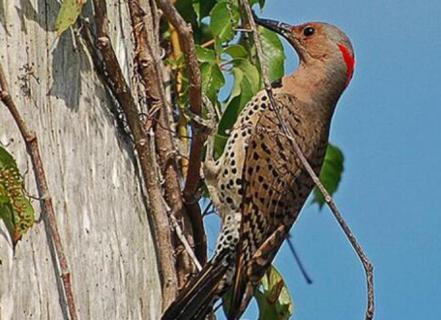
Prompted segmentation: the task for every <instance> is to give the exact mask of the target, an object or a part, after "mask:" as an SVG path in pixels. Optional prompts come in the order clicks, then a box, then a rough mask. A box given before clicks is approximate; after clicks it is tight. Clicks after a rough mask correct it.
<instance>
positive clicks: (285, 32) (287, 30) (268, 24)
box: [254, 16, 294, 38]
mask: <svg viewBox="0 0 441 320" xmlns="http://www.w3.org/2000/svg"><path fill="white" fill-rule="evenodd" d="M254 20H255V21H256V23H257V24H258V25H261V26H262V27H265V28H268V29H270V30H272V31H274V32H277V33H278V34H280V35H282V36H284V37H285V38H290V37H291V36H292V30H293V28H294V26H292V25H290V24H287V23H283V22H279V21H275V20H270V19H261V18H258V17H256V16H254Z"/></svg>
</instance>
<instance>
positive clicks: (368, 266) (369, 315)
mask: <svg viewBox="0 0 441 320" xmlns="http://www.w3.org/2000/svg"><path fill="white" fill-rule="evenodd" d="M241 2H242V5H243V7H244V8H245V12H246V15H247V18H248V21H249V24H250V27H251V29H252V31H253V32H252V33H253V39H254V43H255V45H256V52H257V58H258V60H259V62H260V65H261V66H262V75H263V81H264V85H265V91H266V92H267V95H268V97H269V100H270V103H271V106H272V107H273V108H274V110H275V113H276V116H277V118H278V121H279V122H280V125H281V127H282V130H283V131H284V133H285V134H286V135H287V137H289V141H290V142H291V145H292V147H293V148H294V151H295V153H296V155H297V157H298V158H299V159H300V161H301V162H302V165H303V166H304V167H305V169H306V171H307V172H308V174H309V175H310V176H311V178H312V180H313V181H314V184H315V185H316V186H317V188H318V189H319V191H320V192H321V193H322V195H323V197H324V198H325V202H326V203H327V205H328V206H329V208H330V209H331V211H332V213H333V214H334V216H335V218H336V220H337V221H338V223H339V224H340V227H341V228H342V229H343V231H344V233H345V235H346V237H347V238H348V240H349V241H350V243H351V244H352V247H353V248H354V250H355V252H356V253H357V255H358V257H359V259H360V261H361V263H362V264H363V268H364V270H365V273H366V282H367V310H366V314H365V319H366V320H371V319H373V316H374V281H373V277H374V275H373V265H372V263H371V262H370V261H369V259H368V258H367V256H366V254H365V253H364V250H363V248H362V247H361V246H360V245H359V243H358V241H357V239H356V238H355V236H354V235H353V233H352V231H351V229H350V228H349V226H348V225H347V223H346V222H345V220H344V219H343V217H342V215H341V213H340V211H339V210H338V208H337V206H336V204H335V202H334V200H333V199H332V197H331V195H330V194H329V192H328V191H327V190H326V188H325V187H324V186H323V184H322V183H321V182H320V179H319V178H318V176H317V175H316V174H315V172H314V170H313V169H312V167H311V165H310V164H309V163H308V160H307V159H306V157H305V155H304V154H303V152H302V150H301V149H300V147H299V145H298V144H297V142H296V140H295V139H294V134H292V132H290V130H289V128H288V127H287V126H286V124H285V122H284V120H283V118H282V116H281V113H280V110H279V107H278V105H277V103H276V101H275V99H274V96H273V92H272V87H271V83H270V81H269V80H268V69H267V66H266V64H265V63H263V51H262V43H261V41H260V37H259V34H258V32H257V26H256V22H255V21H254V17H253V13H252V11H251V7H250V5H249V3H248V1H247V0H241Z"/></svg>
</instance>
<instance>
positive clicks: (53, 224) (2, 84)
mask: <svg viewBox="0 0 441 320" xmlns="http://www.w3.org/2000/svg"><path fill="white" fill-rule="evenodd" d="M0 99H1V101H2V102H3V103H4V104H5V106H6V107H7V108H8V109H9V112H10V113H11V115H12V117H13V118H14V120H15V123H16V124H17V126H18V128H19V130H20V133H21V135H22V136H23V139H24V140H25V143H26V148H27V150H28V153H29V155H30V156H31V159H32V163H33V166H34V174H35V180H36V183H37V189H38V193H39V195H40V198H41V203H42V206H43V208H44V211H45V212H46V214H45V215H44V214H42V216H43V218H44V219H43V220H44V222H45V224H46V227H47V228H46V229H47V230H48V232H49V237H50V238H51V239H52V241H53V244H54V247H55V254H56V257H57V260H58V264H59V266H57V267H56V269H57V272H58V273H60V276H61V279H62V280H63V281H62V287H63V290H64V295H65V298H66V303H67V308H68V310H69V316H70V319H71V320H76V319H78V317H77V311H76V307H75V300H74V295H73V291H72V284H71V281H70V271H69V265H68V263H67V259H66V256H65V254H64V248H63V245H62V243H61V237H60V233H59V231H58V225H57V219H56V217H55V210H54V206H53V204H52V197H51V196H50V193H49V187H48V184H47V180H46V173H45V171H44V167H43V162H42V160H41V156H40V148H39V146H38V141H37V136H36V135H35V133H34V132H33V131H31V130H30V129H29V128H28V127H27V125H26V123H25V121H24V119H23V118H22V117H21V115H20V112H19V111H18V109H17V106H16V105H15V103H14V101H13V100H12V97H11V95H10V94H9V89H8V83H7V81H6V77H5V74H4V72H3V68H2V66H1V64H0ZM58 268H59V270H58Z"/></svg>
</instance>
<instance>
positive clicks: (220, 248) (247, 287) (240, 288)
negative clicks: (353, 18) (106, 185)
mask: <svg viewBox="0 0 441 320" xmlns="http://www.w3.org/2000/svg"><path fill="white" fill-rule="evenodd" d="M256 22H257V23H258V24H260V25H262V26H264V27H266V28H269V29H271V30H273V31H275V32H277V33H279V34H280V35H282V36H283V37H285V38H286V39H287V40H288V42H289V43H290V44H291V45H292V46H293V47H294V49H295V51H296V52H297V54H298V56H299V66H298V68H297V69H296V70H295V72H294V73H293V74H291V75H288V76H285V77H283V78H282V81H281V85H279V86H278V87H276V88H274V90H273V91H274V98H275V101H276V103H277V105H278V107H277V109H278V110H279V112H280V114H281V117H282V119H283V120H284V122H285V124H286V126H287V127H288V128H289V129H290V132H292V134H293V135H294V139H295V140H296V141H297V143H298V144H299V146H300V148H301V150H302V152H303V154H304V155H305V156H306V158H307V160H308V161H309V163H310V164H311V166H312V168H313V169H314V171H315V172H316V174H319V172H320V168H321V165H322V163H323V158H324V155H325V151H326V147H327V142H328V135H329V128H330V123H331V118H332V115H333V113H334V109H335V106H336V103H337V101H338V99H339V98H340V96H341V94H342V93H343V91H344V89H345V88H346V87H347V85H348V83H349V81H350V80H351V78H352V74H353V70H354V63H355V60H354V52H353V49H352V45H351V42H350V40H349V38H348V37H347V36H346V35H345V34H344V33H343V32H342V31H341V30H339V29H338V28H337V27H335V26H333V25H330V24H327V23H320V22H311V23H306V24H302V25H298V26H292V25H289V24H286V23H281V22H277V21H273V20H266V19H256ZM278 119H279V118H278V117H277V115H276V112H275V110H274V107H273V106H272V105H271V104H270V102H269V99H268V96H267V94H266V92H265V91H261V92H259V93H258V94H257V95H256V96H255V97H254V98H253V99H252V100H251V101H250V102H249V103H248V104H247V105H246V107H245V108H244V109H243V110H242V111H241V113H240V115H239V117H238V119H237V122H236V124H235V126H234V127H233V129H232V131H231V135H230V137H229V139H228V141H227V144H226V147H225V150H224V153H223V155H222V156H221V158H220V159H218V160H217V161H216V164H215V166H214V168H211V170H208V172H207V173H206V179H207V183H208V185H209V189H210V190H212V191H213V202H214V204H215V205H216V207H217V209H218V211H219V212H220V215H221V217H222V228H221V233H220V234H219V237H218V241H217V246H216V251H215V254H214V257H213V258H212V259H211V260H210V262H209V263H208V264H207V265H206V266H205V267H204V268H203V270H202V271H201V272H200V273H199V275H198V276H196V277H195V278H194V279H193V280H192V281H190V283H189V284H188V285H187V286H186V287H185V288H184V289H183V290H182V292H181V293H180V294H179V296H178V297H177V299H176V300H175V302H174V303H173V304H172V305H171V306H170V307H169V308H168V309H167V310H166V312H165V313H164V315H163V318H162V319H164V320H172V319H173V320H175V319H181V320H182V319H204V318H205V316H206V315H207V313H208V312H209V311H210V309H211V307H212V306H213V304H214V302H215V301H216V300H217V299H219V298H220V297H221V296H222V295H223V294H225V293H226V292H227V291H228V290H231V292H232V298H231V304H230V306H229V307H227V308H226V309H229V314H228V318H229V319H238V318H239V317H240V315H241V314H242V313H243V311H244V310H245V308H246V306H247V305H248V302H249V300H250V298H251V296H252V293H253V289H254V288H255V286H256V285H257V284H258V282H259V280H260V279H261V277H262V276H263V275H264V273H265V271H266V269H267V268H268V267H269V266H270V264H271V262H272V260H273V258H274V257H275V255H276V253H277V251H278V249H279V248H280V246H281V244H282V242H283V240H284V239H285V237H286V235H287V233H288V232H289V229H290V228H291V226H292V224H293V223H294V222H295V221H296V219H297V217H298V215H299V212H300V210H301V208H302V206H303V205H304V203H305V201H306V199H307V197H308V195H309V193H310V192H311V190H312V188H313V181H312V179H311V178H310V176H309V175H308V173H307V172H306V170H305V168H304V167H303V166H302V164H301V162H300V160H299V159H298V157H297V156H296V154H295V152H294V150H293V148H292V147H291V144H290V140H289V139H290V138H289V137H288V136H287V135H286V133H285V132H284V131H283V130H282V127H281V124H280V122H279V120H278Z"/></svg>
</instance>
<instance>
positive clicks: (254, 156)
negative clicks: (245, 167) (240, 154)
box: [253, 152, 259, 160]
mask: <svg viewBox="0 0 441 320" xmlns="http://www.w3.org/2000/svg"><path fill="white" fill-rule="evenodd" d="M253 159H254V160H258V159H259V155H258V154H257V152H254V153H253Z"/></svg>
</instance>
